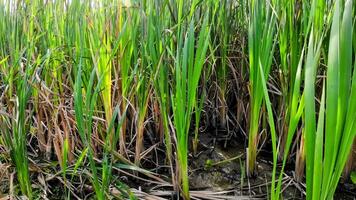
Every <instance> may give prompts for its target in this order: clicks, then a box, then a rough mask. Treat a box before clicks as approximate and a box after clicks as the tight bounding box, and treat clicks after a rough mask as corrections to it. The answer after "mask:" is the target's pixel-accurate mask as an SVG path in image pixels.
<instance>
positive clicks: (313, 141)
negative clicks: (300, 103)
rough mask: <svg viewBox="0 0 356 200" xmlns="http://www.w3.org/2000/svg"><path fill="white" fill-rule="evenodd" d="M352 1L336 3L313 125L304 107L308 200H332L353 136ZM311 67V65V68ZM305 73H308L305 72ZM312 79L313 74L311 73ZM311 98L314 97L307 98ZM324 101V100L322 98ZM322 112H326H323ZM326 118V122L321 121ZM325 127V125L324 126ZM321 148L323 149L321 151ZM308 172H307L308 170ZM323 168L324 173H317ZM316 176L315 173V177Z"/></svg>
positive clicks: (311, 114) (310, 110)
mask: <svg viewBox="0 0 356 200" xmlns="http://www.w3.org/2000/svg"><path fill="white" fill-rule="evenodd" d="M352 7H353V1H352V0H348V1H345V4H344V5H343V4H342V2H341V1H336V2H335V5H334V9H333V15H332V16H333V17H332V25H331V30H330V42H329V45H328V46H329V50H328V56H327V73H326V80H325V81H326V86H325V90H323V92H322V93H323V96H325V97H324V98H325V100H322V101H321V103H320V112H319V120H318V122H317V123H316V121H315V120H313V118H314V119H315V110H314V102H313V101H310V102H308V103H307V104H306V105H308V106H306V110H305V113H306V117H308V119H309V120H308V119H306V135H307V162H308V163H307V188H310V189H308V191H307V198H308V199H319V198H320V199H326V198H332V196H333V194H334V192H335V190H336V186H337V183H338V181H339V179H340V176H341V173H342V170H343V168H344V166H345V164H346V161H347V157H348V154H349V152H350V149H351V146H352V140H353V139H352V138H354V136H355V134H354V131H352V128H351V127H354V126H355V125H354V124H355V123H354V120H353V119H354V118H355V116H353V115H354V114H355V112H354V111H353V109H354V107H355V106H354V105H355V103H353V95H354V93H355V91H354V85H355V75H353V76H351V74H352V73H354V74H355V70H354V67H353V63H352V37H353V36H352V33H353V25H352ZM311 67H312V66H311ZM306 73H307V72H306ZM311 74H312V75H309V76H313V74H314V77H315V73H311ZM306 84H310V86H308V88H306V92H308V95H313V93H314V90H315V89H314V85H315V83H314V81H313V79H311V80H310V79H308V81H306ZM310 98H314V95H313V97H312V96H310ZM322 99H323V98H322ZM324 110H325V111H324ZM324 118H325V120H324ZM324 124H325V125H324ZM350 140H351V141H350ZM323 146H324V148H323ZM308 169H309V170H308ZM320 169H323V170H320ZM315 173H316V174H318V175H317V176H315Z"/></svg>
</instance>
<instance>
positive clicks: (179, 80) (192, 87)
mask: <svg viewBox="0 0 356 200" xmlns="http://www.w3.org/2000/svg"><path fill="white" fill-rule="evenodd" d="M194 28H195V26H194V21H193V20H192V21H191V22H190V24H189V28H188V30H187V34H186V35H185V36H183V31H182V30H181V31H182V32H181V34H180V36H181V38H180V41H179V43H178V46H177V53H176V57H175V72H174V78H175V83H174V88H173V89H174V92H173V94H174V95H173V97H172V106H173V118H174V121H173V122H174V126H175V129H176V130H175V132H176V135H177V155H178V170H179V178H180V182H181V184H182V192H183V197H184V198H185V199H190V197H189V180H188V150H189V149H188V136H189V128H190V123H191V118H192V113H193V111H194V109H195V105H196V103H195V102H196V101H197V96H196V94H197V89H198V85H199V79H200V75H201V73H202V70H203V66H204V63H205V60H206V52H207V49H208V44H209V27H208V18H207V17H205V19H204V21H203V22H202V25H201V28H200V31H199V36H198V40H197V42H196V41H195V30H194ZM195 45H196V49H195Z"/></svg>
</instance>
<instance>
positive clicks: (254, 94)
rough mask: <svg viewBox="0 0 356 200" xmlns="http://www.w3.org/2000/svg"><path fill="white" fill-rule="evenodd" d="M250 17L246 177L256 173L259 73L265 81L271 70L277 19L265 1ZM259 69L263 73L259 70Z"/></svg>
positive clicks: (254, 3)
mask: <svg viewBox="0 0 356 200" xmlns="http://www.w3.org/2000/svg"><path fill="white" fill-rule="evenodd" d="M249 9H250V16H249V20H250V21H249V33H248V47H249V61H250V72H249V73H250V75H249V81H250V83H249V92H250V119H249V135H248V149H247V173H248V174H249V175H252V174H253V173H254V170H255V162H256V155H257V147H258V140H259V122H260V113H261V106H262V100H263V93H261V91H262V87H263V84H262V82H261V78H260V77H261V75H260V74H261V73H263V76H264V77H265V78H266V80H268V75H269V72H270V70H271V64H272V57H273V50H274V43H273V42H274V37H275V35H274V32H275V22H276V16H275V14H274V13H273V12H272V8H271V5H270V4H269V3H268V2H264V1H259V0H257V1H252V2H251V4H250V8H249ZM259 65H261V66H262V69H263V71H261V70H260V67H259Z"/></svg>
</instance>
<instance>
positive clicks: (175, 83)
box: [0, 0, 356, 199]
mask: <svg viewBox="0 0 356 200" xmlns="http://www.w3.org/2000/svg"><path fill="white" fill-rule="evenodd" d="M0 19H1V20H0V127H1V129H0V130H1V132H0V136H1V140H0V148H1V149H6V152H1V154H2V155H1V157H5V158H6V157H7V155H8V154H9V155H10V156H9V158H10V159H11V162H12V164H13V166H14V168H9V169H10V170H13V169H14V170H15V172H16V173H15V174H16V178H17V179H16V181H14V185H15V190H13V191H14V193H16V194H15V195H17V194H19V195H25V196H27V197H28V198H29V199H36V198H38V197H37V195H38V194H39V193H41V195H42V190H40V189H38V188H39V187H32V185H33V184H36V183H37V179H34V177H35V176H32V174H34V175H37V174H36V173H33V172H32V171H30V170H29V159H31V160H32V161H34V162H33V163H31V166H32V164H33V165H34V166H35V165H37V164H39V163H38V162H41V163H40V164H42V162H46V163H51V164H50V165H49V167H47V166H48V165H45V166H46V170H45V171H46V172H48V171H50V172H51V173H52V172H53V173H55V174H56V175H57V174H60V175H61V177H58V178H61V179H62V180H63V184H61V183H58V184H57V185H56V187H57V186H58V187H59V188H60V190H61V189H62V188H66V189H65V191H66V192H67V194H65V196H66V197H68V198H71V195H72V194H73V195H79V196H80V195H82V196H80V198H82V197H83V198H84V196H83V193H81V192H80V191H74V190H73V187H76V186H78V185H85V186H88V187H86V188H89V189H91V188H92V193H94V194H93V196H91V197H93V198H96V199H110V198H112V196H119V197H118V198H132V192H130V191H129V189H128V188H127V187H123V186H122V185H123V183H122V182H121V181H122V180H124V179H119V178H118V177H123V176H122V175H123V174H125V176H126V175H128V177H130V178H129V180H128V183H129V184H130V186H131V187H138V186H137V185H135V184H136V183H137V182H136V181H135V180H146V179H147V180H148V181H150V179H151V178H152V179H154V180H155V181H158V182H160V183H159V184H160V185H161V184H162V183H163V184H162V185H164V188H165V189H166V187H167V189H168V187H171V186H172V188H174V190H176V192H181V198H184V199H189V198H191V196H190V185H189V181H190V180H189V174H190V172H192V173H197V170H196V169H193V170H191V169H190V160H189V156H190V155H191V154H190V152H191V151H192V152H193V155H194V156H193V159H196V158H199V155H201V154H200V153H201V151H203V153H204V152H206V151H207V150H206V148H202V146H204V147H205V144H204V145H201V143H200V139H202V138H201V135H202V134H201V131H202V130H204V131H206V133H204V134H205V136H204V137H206V136H208V137H214V138H208V139H212V140H213V141H215V140H218V139H219V136H215V135H214V134H210V132H214V131H217V130H216V129H222V130H224V131H226V133H227V134H229V135H231V136H232V137H233V140H234V141H238V143H239V144H241V145H242V144H244V143H245V144H247V145H248V146H247V150H246V151H247V154H246V163H247V164H246V165H247V173H248V175H250V176H249V178H253V177H252V176H251V175H253V174H258V173H255V172H256V168H257V167H256V161H257V160H258V159H257V154H258V149H259V148H261V149H263V150H265V151H272V155H271V156H270V157H268V156H265V159H266V160H271V161H272V163H273V168H272V178H271V179H272V180H271V182H270V185H269V186H270V196H269V197H270V198H271V199H280V198H282V193H283V188H284V186H285V184H284V182H283V180H284V179H283V178H284V174H285V173H284V171H285V170H286V168H287V167H286V166H287V164H288V163H293V162H294V161H296V163H298V166H297V169H296V171H302V170H301V169H304V167H305V168H306V176H305V181H306V195H307V196H306V197H307V199H332V198H333V194H334V193H335V191H336V190H337V187H338V182H339V179H340V177H341V174H342V171H343V170H344V166H345V163H346V161H347V159H348V155H349V153H350V151H351V146H352V141H353V140H354V138H355V132H354V130H355V129H356V125H355V124H356V121H355V118H356V116H355V113H356V106H355V105H356V103H355V101H354V99H355V98H356V96H355V95H356V66H355V65H356V61H355V56H354V55H355V46H356V40H355V36H356V34H355V30H354V24H355V2H354V1H353V0H334V1H324V0H312V1H308V0H299V1H296V0H270V1H263V0H252V1H246V0H238V1H233V0H222V1H215V0H210V1H199V0H188V1H184V0H177V1H171V0H145V1H134V0H125V1H122V0H104V1H100V0H90V1H81V0H72V1H40V0H31V1H28V0H26V1H25V0H18V1H8V0H6V1H4V0H0ZM245 41H246V42H245ZM247 79H248V80H247ZM244 91H248V94H247V92H244ZM245 93H246V94H245ZM235 103H237V104H238V105H237V108H236V106H234V104H235ZM235 109H236V110H235ZM243 111H246V112H243ZM216 114H217V115H216ZM201 116H204V118H202V117H201ZM216 116H217V117H216ZM234 116H237V117H236V119H235V117H234ZM215 119H218V120H217V121H218V122H219V126H216V125H215V124H214V122H212V123H211V121H212V120H215ZM267 122H268V124H267ZM231 125H232V126H231ZM220 131H221V130H220ZM245 132H248V133H247V134H248V136H247V134H246V136H247V137H248V138H245V137H244V135H245ZM261 132H263V133H267V134H263V136H262V134H260V133H261ZM300 132H301V134H296V133H300ZM240 133H241V134H240ZM260 137H264V139H266V142H265V143H263V144H262V142H260V140H261V139H260ZM202 141H203V140H202ZM298 141H300V142H299V144H300V149H297V148H295V147H296V146H298ZM226 143H229V141H226ZM190 144H193V145H190ZM264 144H268V145H264ZM270 144H271V145H270ZM303 144H304V145H303ZM149 145H152V146H149ZM214 145H215V143H214ZM3 146H4V147H3ZM191 146H192V147H191ZM227 146H229V145H227ZM244 147H246V146H244ZM207 149H209V151H210V147H209V148H207ZM211 149H214V148H211ZM28 151H29V152H30V153H29V152H28ZM295 152H298V153H297V154H298V155H297V156H296V157H295V156H294V155H295ZM304 153H305V156H306V163H305V166H304V162H303V157H304V156H303V155H304ZM3 154H4V155H3ZM74 155H77V156H76V157H75V156H74ZM299 155H300V156H299ZM10 159H5V160H10ZM193 159H192V160H193ZM57 160H58V162H57ZM1 162H3V160H1ZM193 162H195V161H193ZM222 162H224V161H222ZM279 162H280V163H279ZM123 163H124V164H123ZM300 163H301V164H300ZM41 166H42V165H41ZM191 166H196V165H191ZM241 166H243V165H241ZM140 167H142V168H140ZM47 168H48V169H50V170H47ZM143 168H145V169H143ZM241 168H243V167H241ZM58 170H60V171H58ZM116 170H118V171H120V173H117V172H116ZM151 170H152V171H153V170H154V171H155V172H157V174H155V175H153V173H152V172H150V171H151ZM288 170H289V169H288ZM136 172H140V173H142V174H143V175H141V174H139V173H136ZM288 172H289V171H288ZM298 174H299V177H296V178H297V179H298V180H299V181H300V182H303V177H302V175H301V174H300V173H298ZM167 177H171V178H167ZM242 177H243V175H242ZM131 179H134V181H131ZM163 179H164V180H163ZM250 180H252V179H250ZM78 181H79V182H80V183H77V182H78ZM45 182H46V184H47V185H51V183H52V182H51V181H47V179H46V180H45ZM168 182H172V184H168ZM241 182H245V181H244V180H242V181H241ZM139 183H141V182H139ZM155 183H157V182H155ZM242 185H243V184H242ZM150 186H151V185H150ZM150 186H147V187H150ZM17 187H18V188H20V189H19V190H17V189H16V188H17ZM142 189H143V190H146V189H147V188H146V186H144V187H143V188H142ZM17 191H19V192H17ZM61 191H62V190H61ZM77 192H78V193H81V194H77ZM114 193H117V194H118V195H116V194H114ZM46 194H47V193H46ZM43 195H45V194H43Z"/></svg>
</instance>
